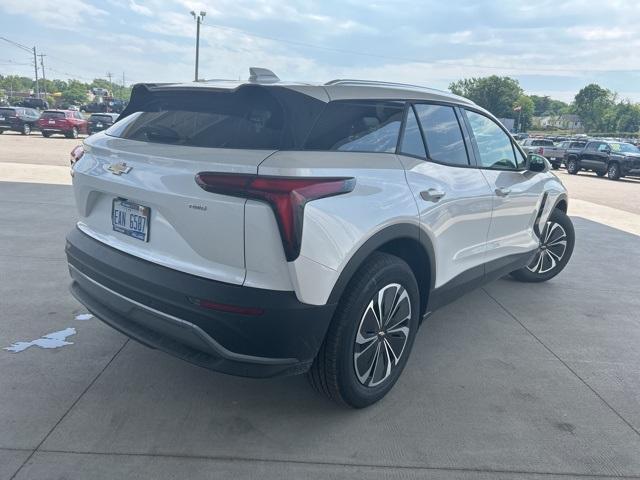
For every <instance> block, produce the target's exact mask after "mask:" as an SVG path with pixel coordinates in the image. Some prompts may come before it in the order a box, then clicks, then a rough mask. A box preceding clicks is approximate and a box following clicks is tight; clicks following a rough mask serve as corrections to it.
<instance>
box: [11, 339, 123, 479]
mask: <svg viewBox="0 0 640 480" xmlns="http://www.w3.org/2000/svg"><path fill="white" fill-rule="evenodd" d="M128 343H129V339H128V338H127V339H126V340H125V341H124V343H123V344H122V346H121V347H120V348H119V349H118V351H117V352H116V353H114V354H113V356H112V357H111V358H110V359H109V361H108V362H107V363H106V365H105V366H104V367H102V369H101V370H100V371H99V372H98V374H97V375H96V376H95V377H94V378H93V380H91V382H89V385H87V386H86V387H85V388H84V390H82V392H81V393H80V395H78V398H76V399H75V400H74V401H73V403H72V404H71V406H70V407H69V408H67V410H66V411H65V412H64V413H63V414H62V416H61V417H60V418H59V419H58V421H57V422H56V423H55V425H53V427H51V429H50V430H49V431H48V432H47V434H46V435H45V436H44V438H43V439H42V440H41V441H40V443H38V445H37V446H36V448H34V449H33V451H32V452H31V453H30V454H29V456H28V457H27V458H26V459H25V461H24V462H22V465H20V466H19V467H18V469H17V470H16V471H15V473H14V474H13V475H11V477H10V478H9V480H14V478H16V476H17V475H18V473H20V470H22V469H23V468H24V466H25V465H26V464H27V463H29V460H31V458H32V457H33V456H34V455H35V454H36V453H37V452H38V451H39V450H40V447H41V446H42V445H43V444H44V442H46V441H47V439H48V438H49V436H51V434H52V433H53V431H54V430H55V429H56V428H57V427H58V425H60V424H61V423H62V421H63V420H64V419H65V418H66V417H67V415H69V413H70V412H71V410H73V408H74V407H75V406H76V405H77V404H78V402H79V401H80V399H82V397H84V394H85V393H87V392H88V391H89V389H90V388H91V387H92V386H93V385H94V384H95V383H96V382H97V381H98V379H99V378H100V377H101V376H102V374H103V373H104V372H105V371H106V370H107V368H109V365H111V363H113V361H114V360H115V359H116V357H117V356H118V355H119V354H120V352H122V350H123V349H124V347H126V346H127V344H128Z"/></svg>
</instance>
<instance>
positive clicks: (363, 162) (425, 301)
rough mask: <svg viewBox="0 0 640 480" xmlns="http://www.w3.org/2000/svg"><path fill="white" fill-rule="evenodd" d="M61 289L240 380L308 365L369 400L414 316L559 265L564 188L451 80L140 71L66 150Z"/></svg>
mask: <svg viewBox="0 0 640 480" xmlns="http://www.w3.org/2000/svg"><path fill="white" fill-rule="evenodd" d="M72 157H73V163H74V165H73V170H72V173H73V175H74V177H73V183H74V191H75V197H76V202H77V206H78V211H79V221H78V223H77V228H75V229H74V230H73V231H72V232H70V233H69V236H68V239H67V240H68V241H67V245H66V252H67V257H68V262H69V269H70V272H71V277H72V279H73V283H72V286H71V291H72V292H73V294H74V296H75V297H76V298H77V299H78V300H79V301H80V302H81V303H83V304H84V305H85V306H86V307H87V308H88V309H89V310H90V311H91V312H92V313H94V314H95V315H96V316H97V317H98V318H100V319H101V320H103V321H104V322H105V323H107V324H109V325H111V326H112V327H114V328H116V329H117V330H120V331H121V332H123V333H125V334H126V335H128V336H130V337H131V338H134V339H136V340H138V341H140V342H141V343H143V344H145V345H148V346H150V347H152V348H158V349H160V350H164V351H166V352H169V353H171V354H173V355H175V356H177V357H180V358H182V359H184V360H186V361H189V362H191V363H194V364H197V365H200V366H203V367H206V368H210V369H212V370H216V371H219V372H224V373H228V374H232V375H241V376H247V377H272V376H277V375H292V374H300V373H307V374H308V377H309V379H310V381H311V383H312V385H313V386H314V387H315V388H316V389H317V390H319V391H320V392H322V393H324V394H326V395H328V396H329V397H330V398H332V399H334V400H336V401H338V402H340V403H343V404H346V405H349V406H352V407H365V406H367V405H370V404H372V403H374V402H376V401H378V400H379V399H381V398H382V397H383V396H384V395H385V394H386V393H387V392H388V391H389V390H390V389H391V388H392V387H393V385H394V383H395V382H396V380H397V379H398V377H399V376H400V374H401V372H402V370H403V368H404V366H405V365H406V362H407V359H408V357H409V354H410V352H411V348H412V346H413V343H414V339H415V336H416V332H417V330H418V327H419V325H420V323H421V322H422V321H423V319H424V318H426V317H427V316H428V315H429V314H430V313H431V312H433V311H434V310H435V309H437V308H439V307H441V306H442V305H444V304H446V303H448V302H450V301H452V300H454V299H456V298H458V297H460V296H461V295H462V294H463V293H465V292H467V291H469V290H470V289H472V288H475V287H477V286H478V285H481V284H483V283H485V282H489V281H491V280H494V279H497V278H499V277H502V276H504V275H506V274H512V275H513V277H515V278H516V279H518V280H522V281H527V282H539V281H544V280H548V279H550V278H552V277H553V276H555V275H556V274H557V273H559V272H560V271H561V270H562V269H563V268H564V267H565V265H566V264H567V262H568V260H569V257H570V256H571V253H572V250H573V245H574V230H573V227H572V224H571V222H570V220H569V218H568V217H567V216H566V214H565V212H566V211H567V194H566V190H565V188H564V187H563V185H562V183H561V182H560V181H559V180H558V179H557V178H556V177H555V176H554V175H553V174H552V173H550V172H549V170H548V163H547V162H546V161H545V160H544V158H542V157H539V156H535V155H533V156H531V157H530V158H527V157H526V156H525V155H524V153H523V152H522V150H521V148H520V147H519V146H518V145H517V144H516V142H515V141H514V140H513V139H512V138H511V136H510V135H509V134H508V133H507V131H506V130H505V129H504V127H503V126H502V125H501V124H500V123H499V122H498V121H497V120H496V119H495V118H494V117H493V116H492V115H491V114H489V113H488V112H487V111H485V110H483V109H482V108H479V107H478V106H477V105H475V104H474V103H472V102H470V101H468V100H466V99H464V98H461V97H457V96H454V95H451V94H449V93H446V92H441V91H437V90H432V89H428V88H422V87H415V86H410V85H400V84H391V83H380V82H369V81H359V80H358V81H356V80H335V81H332V82H329V83H326V84H324V85H312V84H307V83H286V82H282V81H279V80H278V78H277V77H276V76H275V75H274V74H273V73H271V72H269V71H267V70H263V69H252V75H251V77H250V79H249V81H247V82H232V81H211V82H201V83H190V84H140V85H137V86H135V87H134V89H133V94H132V98H131V102H130V104H129V106H128V107H127V109H126V110H125V111H124V112H123V113H122V115H121V116H120V118H119V119H118V121H117V122H116V123H115V124H114V125H113V126H111V127H110V128H109V129H107V130H106V131H104V132H100V133H98V134H95V135H93V136H91V137H89V138H87V139H86V140H85V141H84V145H83V149H82V148H76V149H74V152H73V154H72Z"/></svg>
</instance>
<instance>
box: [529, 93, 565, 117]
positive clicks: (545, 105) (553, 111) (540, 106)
mask: <svg viewBox="0 0 640 480" xmlns="http://www.w3.org/2000/svg"><path fill="white" fill-rule="evenodd" d="M529 97H530V98H531V100H532V101H533V104H534V110H533V115H534V116H536V117H542V116H545V115H562V114H563V113H568V111H569V105H568V104H567V103H565V102H562V101H560V100H554V99H553V98H551V97H549V96H547V95H545V96H543V97H541V96H539V95H529Z"/></svg>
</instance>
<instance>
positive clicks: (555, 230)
mask: <svg viewBox="0 0 640 480" xmlns="http://www.w3.org/2000/svg"><path fill="white" fill-rule="evenodd" d="M566 250H567V232H566V231H565V229H564V228H562V226H561V225H560V224H559V223H555V222H547V223H546V225H545V227H544V230H543V231H542V235H541V238H540V247H539V248H538V251H537V253H536V255H535V257H534V258H533V260H532V261H531V263H530V264H529V265H528V266H527V269H528V270H529V271H531V272H533V273H538V274H545V273H547V272H550V271H551V270H553V269H554V268H556V266H557V265H558V264H559V263H560V261H561V260H562V257H564V253H565V251H566Z"/></svg>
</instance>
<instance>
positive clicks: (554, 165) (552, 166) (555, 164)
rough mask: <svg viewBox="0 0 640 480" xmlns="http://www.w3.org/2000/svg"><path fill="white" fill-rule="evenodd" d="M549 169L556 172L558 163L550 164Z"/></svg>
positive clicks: (558, 166)
mask: <svg viewBox="0 0 640 480" xmlns="http://www.w3.org/2000/svg"><path fill="white" fill-rule="evenodd" d="M551 168H553V169H554V170H558V169H559V168H560V164H559V163H552V164H551Z"/></svg>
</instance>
